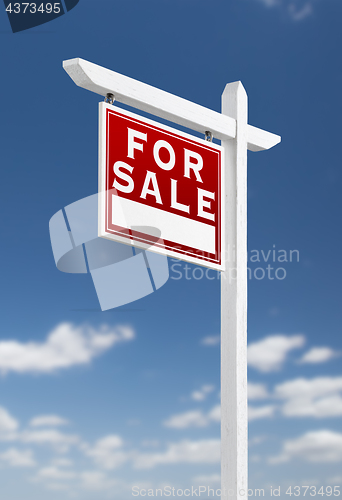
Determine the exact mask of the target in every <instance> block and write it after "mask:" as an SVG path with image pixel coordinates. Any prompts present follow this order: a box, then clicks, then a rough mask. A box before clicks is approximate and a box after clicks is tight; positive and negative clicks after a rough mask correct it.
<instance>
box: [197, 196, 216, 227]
mask: <svg viewBox="0 0 342 500" xmlns="http://www.w3.org/2000/svg"><path fill="white" fill-rule="evenodd" d="M197 191H198V213H197V215H198V216H199V217H203V218H204V219H208V220H213V221H214V220H215V214H210V213H209V212H205V211H204V208H209V210H210V208H211V202H210V201H205V200H204V198H209V199H210V200H215V193H211V192H210V191H206V190H205V189H200V188H197Z"/></svg>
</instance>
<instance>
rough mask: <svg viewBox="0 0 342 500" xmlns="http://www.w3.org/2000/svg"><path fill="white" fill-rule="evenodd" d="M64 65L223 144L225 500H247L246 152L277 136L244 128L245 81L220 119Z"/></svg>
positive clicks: (233, 87) (84, 83)
mask: <svg viewBox="0 0 342 500" xmlns="http://www.w3.org/2000/svg"><path fill="white" fill-rule="evenodd" d="M63 67H64V69H65V71H66V72H67V73H68V74H69V76H70V77H71V78H72V79H73V81H74V82H75V83H76V85H78V86H80V87H83V88H85V89H88V90H90V91H92V92H95V93H97V94H100V95H102V96H105V97H106V96H108V94H113V96H114V97H115V100H117V101H119V102H122V103H124V104H127V105H129V106H133V107H135V108H137V109H140V110H142V111H146V112H148V113H151V114H154V115H155V116H159V117H161V118H164V119H167V120H170V121H172V122H174V123H177V124H179V125H182V126H185V127H188V128H190V129H192V130H196V131H198V132H202V133H203V134H205V133H207V132H210V133H211V134H212V135H213V137H216V138H217V139H220V140H221V144H222V146H223V150H224V164H225V172H224V174H225V181H224V182H225V190H224V192H225V203H224V212H225V217H223V219H224V220H225V230H224V231H223V234H224V235H225V236H224V239H225V241H224V251H225V252H226V253H225V255H224V256H223V258H224V259H225V260H226V261H225V271H223V272H222V273H221V491H222V495H221V499H222V500H228V499H229V500H237V499H239V500H247V497H248V415H247V149H249V150H251V151H262V150H265V149H269V148H271V147H273V146H275V145H276V144H278V143H279V142H280V137H279V136H277V135H274V134H271V133H269V132H266V131H264V130H261V129H258V128H256V127H252V126H251V125H249V124H248V123H247V95H246V92H245V89H244V88H243V86H242V84H241V82H235V83H230V84H228V85H227V86H226V88H225V90H224V92H223V94H222V113H217V112H215V111H212V110H210V109H207V108H204V107H203V106H199V105H198V104H195V103H192V102H190V101H187V100H185V99H182V98H180V97H177V96H174V95H172V94H169V93H167V92H164V91H162V90H159V89H156V88H154V87H151V86H149V85H146V84H144V83H141V82H138V81H136V80H133V79H131V78H128V77H126V76H123V75H120V74H118V73H115V72H114V71H110V70H108V69H105V68H102V67H100V66H97V65H96V64H92V63H90V62H88V61H84V60H83V59H78V58H77V59H70V60H68V61H64V63H63ZM162 236H163V235H162ZM230 249H231V250H232V252H230V251H229V250H230ZM230 253H232V254H234V256H235V258H234V261H231V260H230V256H229V254H230ZM203 265H205V263H203Z"/></svg>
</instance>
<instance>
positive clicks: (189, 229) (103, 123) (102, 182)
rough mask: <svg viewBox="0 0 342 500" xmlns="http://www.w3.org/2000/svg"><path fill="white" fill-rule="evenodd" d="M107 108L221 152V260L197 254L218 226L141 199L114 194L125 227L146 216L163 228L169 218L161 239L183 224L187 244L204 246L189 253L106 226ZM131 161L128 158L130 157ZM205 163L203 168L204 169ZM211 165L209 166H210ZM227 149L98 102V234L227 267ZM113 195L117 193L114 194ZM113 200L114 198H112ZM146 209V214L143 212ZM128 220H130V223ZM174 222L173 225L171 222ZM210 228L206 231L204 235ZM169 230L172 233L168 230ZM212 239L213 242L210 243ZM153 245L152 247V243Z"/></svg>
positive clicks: (198, 262) (191, 260) (139, 222)
mask: <svg viewBox="0 0 342 500" xmlns="http://www.w3.org/2000/svg"><path fill="white" fill-rule="evenodd" d="M107 110H108V111H109V112H113V113H116V114H120V115H123V116H124V117H125V118H127V119H129V120H132V127H133V126H134V123H135V121H138V122H140V123H141V122H142V123H143V124H144V126H146V128H152V129H158V131H159V130H161V131H163V132H165V133H166V134H168V135H169V134H170V135H171V136H174V135H176V136H177V137H180V138H181V139H184V140H185V141H189V148H190V147H191V146H190V145H191V144H192V143H195V144H196V145H197V146H199V147H202V148H204V149H206V150H208V149H210V150H211V151H217V152H219V153H220V157H221V162H220V165H219V168H220V176H219V174H218V186H219V189H218V191H219V192H220V200H219V213H218V214H216V216H217V217H218V223H217V231H218V232H219V235H218V240H219V245H218V246H219V248H217V254H218V258H219V259H220V261H219V262H217V263H215V262H211V261H210V260H209V259H207V258H206V257H204V256H202V257H198V255H200V254H201V253H203V254H205V253H206V249H205V246H206V247H207V249H208V248H209V245H208V240H209V239H210V237H211V235H213V236H212V237H211V240H210V242H209V243H210V246H212V245H213V244H215V240H216V229H214V227H213V226H212V225H209V224H205V220H203V222H198V221H194V220H193V219H189V218H185V217H182V216H181V215H180V214H179V215H175V214H169V212H167V211H165V210H160V209H157V208H151V207H146V205H143V204H140V205H139V204H138V202H130V201H129V200H126V199H124V198H120V197H119V196H118V197H115V198H116V204H117V208H118V214H117V217H118V219H119V220H120V218H121V219H123V220H125V222H124V223H122V224H117V225H122V227H124V228H125V229H130V228H131V227H132V226H146V222H145V223H144V221H146V218H147V217H148V218H149V220H151V221H152V220H153V219H154V220H153V223H152V222H150V223H149V224H148V225H151V226H152V225H153V226H154V227H156V229H160V227H159V226H160V225H161V224H162V222H161V220H162V218H163V217H164V218H165V217H167V223H166V222H164V226H162V227H164V230H163V229H162V231H161V236H160V238H161V239H162V240H170V239H171V238H168V237H167V236H166V234H172V233H173V234H174V233H176V234H179V227H180V226H181V225H182V224H183V225H184V230H183V231H182V234H183V238H185V240H186V241H187V242H188V243H189V244H188V245H187V246H191V247H194V248H196V245H195V244H191V243H193V242H194V240H195V239H196V243H198V246H199V245H200V241H199V240H201V241H202V245H203V246H202V248H198V249H197V250H198V252H197V254H196V253H195V254H190V252H184V251H182V250H174V249H172V248H173V247H168V246H167V245H166V243H165V244H164V245H163V244H162V243H156V242H155V241H153V239H152V241H151V240H149V239H148V234H146V242H144V241H143V240H139V239H137V238H135V237H133V236H129V235H125V234H123V235H122V236H120V234H119V233H112V232H111V231H110V229H109V228H108V227H106V220H108V218H109V217H110V214H109V213H108V208H107V207H108V203H107V197H108V196H109V195H110V194H109V193H108V191H107V190H106V178H107V154H108V153H107V147H108V144H107V127H108V123H107V120H106V116H107ZM123 160H126V158H123ZM128 161H129V160H128ZM205 167H206V165H204V167H203V168H205ZM207 167H208V166H207ZM170 175H172V170H170ZM224 185H225V184H224V148H223V147H222V146H220V145H218V144H215V143H213V142H209V141H206V140H204V139H201V138H198V137H196V136H193V135H190V134H187V133H185V132H182V131H179V130H177V129H175V128H172V127H169V126H167V125H164V124H161V123H159V122H156V121H154V120H150V119H148V118H145V117H142V116H141V115H137V114H135V113H132V112H130V111H127V110H125V109H122V108H118V107H113V105H112V104H107V103H105V102H101V103H99V212H98V217H99V233H98V234H99V237H102V238H106V239H109V240H112V241H117V242H120V243H123V244H125V245H131V246H134V247H138V248H142V249H144V250H150V251H153V252H156V253H160V254H162V255H165V256H168V257H172V258H174V259H181V260H184V261H186V262H189V263H191V264H196V265H200V266H204V267H208V268H210V269H214V270H217V271H223V270H224V264H225V262H224V251H223V249H224V241H225V231H224V228H225V223H224V205H225V204H224V197H225V196H224ZM112 196H114V195H112ZM113 201H114V199H113ZM135 209H136V210H135ZM144 210H147V213H146V212H145V211H144ZM127 221H130V222H129V223H127ZM172 224H173V225H172ZM206 228H208V229H209V231H208V230H207V232H206V234H204V235H203V234H201V233H203V232H204V231H206ZM151 230H152V232H151V236H154V235H155V231H153V227H151ZM168 231H170V232H168ZM185 240H183V241H179V242H178V244H179V245H181V244H185ZM212 241H213V243H211V242H212ZM152 244H153V246H151V245H152ZM174 247H177V242H175V243H174Z"/></svg>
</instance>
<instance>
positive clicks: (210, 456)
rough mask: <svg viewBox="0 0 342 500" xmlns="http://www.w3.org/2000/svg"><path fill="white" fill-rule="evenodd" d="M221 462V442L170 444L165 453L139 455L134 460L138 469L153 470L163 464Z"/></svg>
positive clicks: (204, 441) (208, 440)
mask: <svg viewBox="0 0 342 500" xmlns="http://www.w3.org/2000/svg"><path fill="white" fill-rule="evenodd" d="M219 462H220V440H219V439H204V440H201V441H188V440H184V441H180V442H178V443H170V444H169V445H168V448H167V449H166V451H164V452H160V453H145V454H138V455H136V457H135V458H134V466H135V468H137V469H151V468H153V467H155V466H156V465H161V464H179V463H193V464H199V463H203V464H213V463H219Z"/></svg>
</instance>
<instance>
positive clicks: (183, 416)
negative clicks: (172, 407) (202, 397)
mask: <svg viewBox="0 0 342 500" xmlns="http://www.w3.org/2000/svg"><path fill="white" fill-rule="evenodd" d="M208 424H209V419H208V417H207V416H206V415H204V414H203V412H202V411H201V410H193V411H187V412H185V413H179V414H177V415H172V416H171V417H170V418H168V419H167V420H165V422H164V426H165V427H171V428H173V429H187V428H189V427H206V426H207V425H208Z"/></svg>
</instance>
